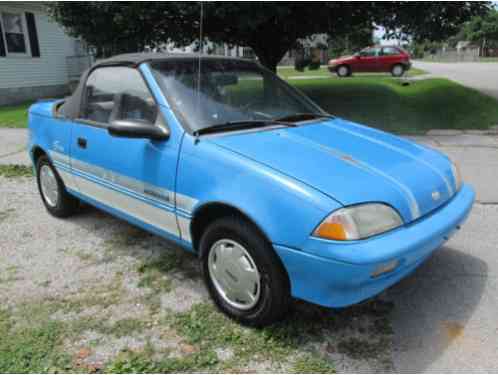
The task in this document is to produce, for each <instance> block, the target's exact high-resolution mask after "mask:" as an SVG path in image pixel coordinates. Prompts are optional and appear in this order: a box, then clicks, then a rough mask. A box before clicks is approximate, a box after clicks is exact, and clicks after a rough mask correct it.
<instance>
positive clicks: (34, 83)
mask: <svg viewBox="0 0 498 375" xmlns="http://www.w3.org/2000/svg"><path fill="white" fill-rule="evenodd" d="M26 12H30V13H33V14H34V18H35V25H36V31H37V35H38V44H39V50H40V57H33V56H32V51H31V48H30V41H29V37H28V32H27V23H26V17H25V13H26ZM5 13H8V14H19V15H20V16H21V19H22V28H23V30H22V31H23V33H24V39H25V45H26V53H24V54H23V53H10V52H9V48H8V44H7V40H6V37H7V36H6V35H5V33H6V31H7V30H6V29H7V28H8V25H6V22H7V21H6V20H5V19H4V18H3V14H5ZM0 19H1V21H0V22H2V23H1V26H2V34H3V35H1V37H2V38H3V40H4V46H5V47H6V48H5V50H6V56H0V105H1V104H2V102H3V104H6V102H8V101H9V100H8V99H7V96H9V95H10V96H12V97H15V96H18V97H20V96H22V95H23V94H22V93H23V92H26V90H25V89H29V88H34V91H35V92H36V91H39V92H40V94H43V92H44V91H47V90H48V92H51V91H50V87H52V88H55V87H59V90H60V89H61V86H63V85H64V86H66V85H67V84H68V64H67V59H66V58H67V57H68V56H74V55H77V54H79V53H81V51H79V50H78V49H81V43H80V42H78V41H77V40H75V39H73V38H71V37H69V36H68V35H66V34H65V33H64V31H63V29H62V28H61V27H60V26H59V25H57V24H56V23H55V22H54V21H52V20H50V18H49V17H48V15H47V13H46V12H45V10H44V6H43V4H41V3H25V2H0ZM2 89H3V90H2ZM7 89H10V91H7ZM41 96H43V95H41ZM2 97H3V99H4V100H2ZM11 99H12V98H11ZM11 101H12V100H11ZM17 101H19V100H17Z"/></svg>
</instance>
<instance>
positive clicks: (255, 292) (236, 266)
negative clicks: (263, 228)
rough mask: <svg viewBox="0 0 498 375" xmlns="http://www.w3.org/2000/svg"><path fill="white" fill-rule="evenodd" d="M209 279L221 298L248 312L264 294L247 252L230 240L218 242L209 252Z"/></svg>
mask: <svg viewBox="0 0 498 375" xmlns="http://www.w3.org/2000/svg"><path fill="white" fill-rule="evenodd" d="M208 268H209V276H210V278H211V280H212V282H213V284H214V287H215V288H216V290H217V292H218V294H220V296H221V297H222V298H223V300H224V301H225V302H226V303H228V304H229V305H231V306H233V307H235V308H237V309H241V310H248V309H250V308H252V307H254V306H255V305H256V304H257V303H258V301H259V297H260V293H261V277H260V275H259V271H258V268H257V267H256V263H255V262H254V260H253V259H252V257H251V256H250V255H249V253H248V252H247V250H246V249H245V248H244V247H243V246H242V245H240V244H238V243H237V242H235V241H232V240H229V239H223V240H219V241H217V242H216V243H215V244H214V245H213V246H211V250H210V251H209V258H208Z"/></svg>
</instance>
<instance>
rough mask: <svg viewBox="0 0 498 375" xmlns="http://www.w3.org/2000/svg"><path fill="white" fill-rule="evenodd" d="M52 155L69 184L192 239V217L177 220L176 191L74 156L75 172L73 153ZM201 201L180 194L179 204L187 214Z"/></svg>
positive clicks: (169, 230) (52, 153) (64, 180)
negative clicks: (70, 154) (70, 158)
mask: <svg viewBox="0 0 498 375" xmlns="http://www.w3.org/2000/svg"><path fill="white" fill-rule="evenodd" d="M50 157H51V158H52V161H53V163H54V167H55V168H56V169H57V172H58V173H59V175H60V177H61V178H62V180H63V182H64V184H65V186H66V187H67V188H69V189H72V190H75V191H77V192H80V193H81V194H83V195H86V196H88V197H89V198H91V199H94V200H96V201H97V202H99V203H102V204H104V205H107V206H110V207H112V208H114V209H116V210H118V211H121V212H123V213H124V214H128V215H130V216H133V217H135V218H137V219H139V220H141V221H143V222H144V223H147V224H149V225H152V226H154V227H156V228H158V229H161V230H164V231H167V232H169V233H171V234H173V235H175V236H178V237H181V238H182V239H183V240H185V241H187V242H191V238H190V221H191V219H190V218H187V217H184V216H178V222H177V219H176V216H177V215H175V213H174V192H172V191H169V190H167V189H163V188H160V187H157V186H154V185H151V184H148V183H145V182H143V181H139V180H136V179H133V178H131V177H128V176H123V175H121V174H118V173H115V172H113V171H110V170H107V169H104V168H101V167H98V166H95V165H92V164H88V163H85V162H82V161H81V160H76V159H72V160H71V163H72V166H73V170H74V172H73V173H71V172H70V168H71V167H70V165H69V157H67V156H66V155H64V154H61V153H59V152H55V151H50ZM85 175H88V177H85ZM94 179H95V180H94ZM98 180H102V182H99V181H98ZM134 196H136V197H134ZM137 197H139V198H140V199H139V198H137ZM147 201H150V203H148V202H147ZM154 201H157V203H154V204H153V203H152V202H154ZM197 202H198V201H197V200H196V199H193V198H191V197H188V196H185V195H181V194H177V208H178V210H180V211H181V212H183V215H185V214H187V215H188V214H190V213H191V211H192V209H193V207H194V206H195V205H196V204H197Z"/></svg>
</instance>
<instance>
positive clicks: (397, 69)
mask: <svg viewBox="0 0 498 375" xmlns="http://www.w3.org/2000/svg"><path fill="white" fill-rule="evenodd" d="M404 73H405V67H404V66H403V65H401V64H396V65H394V66H393V67H392V68H391V74H392V76H393V77H401V76H402V75H403V74H404Z"/></svg>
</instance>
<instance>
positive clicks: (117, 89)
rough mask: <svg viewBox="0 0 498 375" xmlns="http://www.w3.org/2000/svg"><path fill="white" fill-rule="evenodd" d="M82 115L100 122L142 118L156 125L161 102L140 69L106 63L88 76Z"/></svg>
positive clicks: (144, 121) (147, 122) (107, 122)
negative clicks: (154, 95)
mask: <svg viewBox="0 0 498 375" xmlns="http://www.w3.org/2000/svg"><path fill="white" fill-rule="evenodd" d="M82 113H83V115H82V118H83V119H86V120H89V121H92V122H96V123H99V124H109V123H110V122H111V121H113V120H140V121H141V122H143V123H144V124H150V125H154V123H155V122H156V119H157V113H158V111H157V106H156V103H155V101H154V98H153V97H152V94H151V93H150V91H149V89H148V87H147V85H146V84H145V82H144V80H143V78H142V76H141V75H140V72H139V71H138V70H136V69H133V68H128V67H103V68H97V69H96V70H95V71H93V72H92V73H91V74H90V76H89V77H88V79H87V82H86V88H85V100H84V107H83V111H82Z"/></svg>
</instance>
